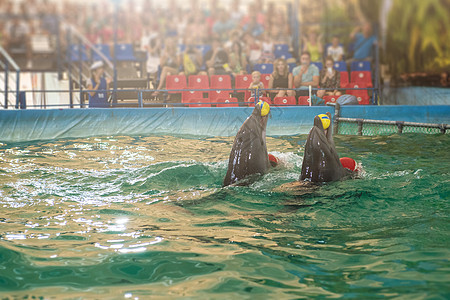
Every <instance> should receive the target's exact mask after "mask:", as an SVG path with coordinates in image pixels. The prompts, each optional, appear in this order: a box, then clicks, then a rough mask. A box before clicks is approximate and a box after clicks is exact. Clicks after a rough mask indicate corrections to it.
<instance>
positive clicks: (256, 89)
mask: <svg viewBox="0 0 450 300" xmlns="http://www.w3.org/2000/svg"><path fill="white" fill-rule="evenodd" d="M248 88H249V89H252V91H251V96H250V97H253V98H256V96H259V97H262V96H264V93H265V92H264V91H261V89H264V88H265V87H264V83H262V82H261V73H260V72H259V71H253V73H252V82H251V83H250V85H249V87H248Z"/></svg>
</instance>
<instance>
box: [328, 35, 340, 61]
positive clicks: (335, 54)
mask: <svg viewBox="0 0 450 300" xmlns="http://www.w3.org/2000/svg"><path fill="white" fill-rule="evenodd" d="M327 56H331V57H332V58H333V60H334V61H341V60H343V58H344V47H342V46H341V45H340V44H339V38H338V37H337V36H333V38H332V40H331V45H329V46H328V48H327Z"/></svg>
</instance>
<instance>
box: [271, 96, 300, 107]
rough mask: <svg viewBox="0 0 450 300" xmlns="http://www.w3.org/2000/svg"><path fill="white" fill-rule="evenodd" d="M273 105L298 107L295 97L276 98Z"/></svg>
mask: <svg viewBox="0 0 450 300" xmlns="http://www.w3.org/2000/svg"><path fill="white" fill-rule="evenodd" d="M273 105H281V106H283V105H297V101H296V100H295V97H275V98H274V99H273Z"/></svg>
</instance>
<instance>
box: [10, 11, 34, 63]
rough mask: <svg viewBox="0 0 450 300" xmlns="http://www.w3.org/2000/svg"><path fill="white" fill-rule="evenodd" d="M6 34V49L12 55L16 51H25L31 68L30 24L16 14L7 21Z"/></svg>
mask: <svg viewBox="0 0 450 300" xmlns="http://www.w3.org/2000/svg"><path fill="white" fill-rule="evenodd" d="M4 34H5V36H4V45H5V48H6V51H8V52H9V53H11V54H12V55H14V54H15V53H24V54H25V55H26V58H27V68H31V67H32V62H31V57H32V52H31V40H30V34H31V31H30V27H29V26H28V24H27V23H26V22H25V21H23V20H21V19H20V17H19V16H14V17H13V19H12V20H10V21H8V22H7V23H6V26H5V30H4Z"/></svg>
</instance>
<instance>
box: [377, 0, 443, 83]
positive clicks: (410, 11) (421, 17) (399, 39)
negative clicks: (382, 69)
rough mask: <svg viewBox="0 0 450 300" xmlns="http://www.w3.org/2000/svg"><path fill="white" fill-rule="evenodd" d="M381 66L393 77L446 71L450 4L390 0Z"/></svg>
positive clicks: (434, 1) (431, 1)
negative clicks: (386, 67) (404, 74)
mask: <svg viewBox="0 0 450 300" xmlns="http://www.w3.org/2000/svg"><path fill="white" fill-rule="evenodd" d="M388 20H389V22H388V31H389V32H388V35H387V43H386V49H385V51H384V58H385V62H386V63H387V64H388V65H389V67H390V71H391V73H392V74H393V75H398V74H401V73H405V72H406V73H411V72H438V71H441V70H445V69H449V68H450V0H394V1H393V6H392V10H391V12H390V15H389V19H388Z"/></svg>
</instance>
